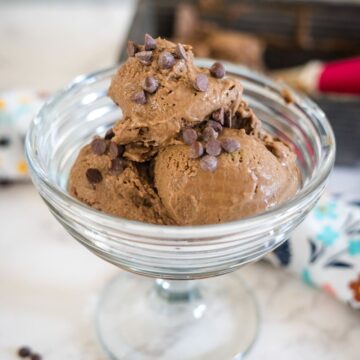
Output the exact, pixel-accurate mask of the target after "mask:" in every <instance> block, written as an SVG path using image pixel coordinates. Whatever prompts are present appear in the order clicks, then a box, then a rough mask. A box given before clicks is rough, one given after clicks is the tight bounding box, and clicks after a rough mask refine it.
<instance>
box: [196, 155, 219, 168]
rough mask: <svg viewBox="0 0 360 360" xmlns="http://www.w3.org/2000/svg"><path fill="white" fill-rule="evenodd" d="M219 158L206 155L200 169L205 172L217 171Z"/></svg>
mask: <svg viewBox="0 0 360 360" xmlns="http://www.w3.org/2000/svg"><path fill="white" fill-rule="evenodd" d="M217 163H218V161H217V158H216V157H215V156H211V155H205V156H204V157H202V158H201V160H200V167H201V168H202V169H203V170H204V171H210V172H212V171H215V170H216V168H217Z"/></svg>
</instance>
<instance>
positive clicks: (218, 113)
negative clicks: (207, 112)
mask: <svg viewBox="0 0 360 360" xmlns="http://www.w3.org/2000/svg"><path fill="white" fill-rule="evenodd" d="M211 117H212V119H213V120H215V121H217V122H218V123H220V124H221V125H224V108H220V109H218V110H215V111H214V112H213V113H212V114H211Z"/></svg>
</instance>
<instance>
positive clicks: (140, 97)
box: [131, 90, 146, 105]
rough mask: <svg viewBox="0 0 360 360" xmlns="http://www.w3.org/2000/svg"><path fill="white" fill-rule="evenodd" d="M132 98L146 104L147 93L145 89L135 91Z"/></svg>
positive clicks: (136, 101)
mask: <svg viewBox="0 0 360 360" xmlns="http://www.w3.org/2000/svg"><path fill="white" fill-rule="evenodd" d="M131 100H132V101H133V102H134V103H136V104H140V105H144V104H146V94H145V92H144V91H143V90H141V91H139V92H137V93H135V94H134V95H133V96H132V98H131Z"/></svg>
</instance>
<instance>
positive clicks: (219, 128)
mask: <svg viewBox="0 0 360 360" xmlns="http://www.w3.org/2000/svg"><path fill="white" fill-rule="evenodd" d="M206 125H207V126H210V127H212V128H213V129H214V130H215V131H217V132H221V131H222V129H223V127H222V125H221V124H220V123H219V122H217V121H214V120H208V122H207V123H206Z"/></svg>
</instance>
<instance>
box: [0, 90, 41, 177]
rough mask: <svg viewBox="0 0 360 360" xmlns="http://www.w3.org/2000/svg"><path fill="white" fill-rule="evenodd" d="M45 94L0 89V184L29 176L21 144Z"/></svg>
mask: <svg viewBox="0 0 360 360" xmlns="http://www.w3.org/2000/svg"><path fill="white" fill-rule="evenodd" d="M45 97H46V94H45V93H40V92H34V91H31V90H21V91H6V92H0V183H5V182H11V181H21V180H27V179H28V176H27V166H26V162H25V159H24V150H23V143H24V139H25V135H26V130H27V128H28V126H29V124H30V121H31V120H32V118H33V117H34V116H35V114H36V113H37V112H38V111H39V109H40V107H41V105H42V104H43V102H44V98H45Z"/></svg>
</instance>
